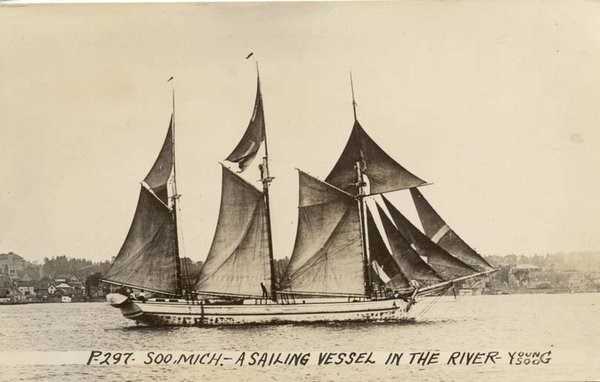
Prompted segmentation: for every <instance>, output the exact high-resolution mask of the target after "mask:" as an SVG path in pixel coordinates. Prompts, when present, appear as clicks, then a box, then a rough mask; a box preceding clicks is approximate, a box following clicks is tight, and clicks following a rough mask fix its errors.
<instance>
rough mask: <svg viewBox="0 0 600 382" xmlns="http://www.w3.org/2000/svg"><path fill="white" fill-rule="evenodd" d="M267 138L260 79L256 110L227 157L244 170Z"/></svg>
mask: <svg viewBox="0 0 600 382" xmlns="http://www.w3.org/2000/svg"><path fill="white" fill-rule="evenodd" d="M264 139H265V115H264V111H263V102H262V94H261V92H260V79H258V80H257V85H256V100H255V102H254V111H253V113H252V118H250V123H249V124H248V128H246V132H245V133H244V135H243V136H242V139H241V140H240V142H239V143H238V144H237V146H236V147H235V149H233V151H232V152H231V154H229V156H228V157H227V158H226V159H225V160H227V161H229V162H234V163H237V164H238V166H239V168H240V170H241V171H244V170H245V169H246V168H247V167H248V166H249V165H250V163H251V162H252V160H253V159H254V157H255V156H256V153H257V152H258V150H259V149H260V145H261V143H262V142H263V141H264Z"/></svg>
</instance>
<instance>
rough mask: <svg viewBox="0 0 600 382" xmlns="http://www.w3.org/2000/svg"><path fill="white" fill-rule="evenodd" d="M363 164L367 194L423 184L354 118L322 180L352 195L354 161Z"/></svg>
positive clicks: (354, 175)
mask: <svg viewBox="0 0 600 382" xmlns="http://www.w3.org/2000/svg"><path fill="white" fill-rule="evenodd" d="M358 161H360V162H362V163H363V165H364V170H363V173H364V174H365V175H367V177H368V179H369V185H370V193H371V194H379V193H384V192H390V191H396V190H402V189H406V188H410V187H418V186H420V185H423V184H425V183H426V182H425V181H424V180H423V179H420V178H419V177H417V176H415V175H413V174H412V173H411V172H410V171H408V170H406V169H405V168H404V167H402V166H401V165H400V164H398V163H397V162H396V161H395V160H394V159H392V158H391V157H390V156H389V155H388V154H387V153H386V152H385V151H383V150H382V149H381V147H379V146H378V145H377V143H375V141H373V140H372V139H371V137H369V136H368V135H367V133H366V132H365V131H364V130H363V128H362V126H361V125H360V123H358V121H355V122H354V127H353V128H352V133H351V134H350V138H349V139H348V142H347V143H346V147H345V148H344V151H343V152H342V155H341V156H340V158H339V159H338V161H337V163H336V164H335V166H334V167H333V170H331V173H329V175H328V176H327V179H326V180H325V181H326V182H327V183H329V184H332V185H334V186H336V187H338V188H341V189H342V190H345V191H346V192H348V193H350V194H352V195H356V194H357V187H356V169H355V166H356V162H358Z"/></svg>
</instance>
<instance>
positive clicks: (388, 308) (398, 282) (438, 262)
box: [103, 67, 494, 326]
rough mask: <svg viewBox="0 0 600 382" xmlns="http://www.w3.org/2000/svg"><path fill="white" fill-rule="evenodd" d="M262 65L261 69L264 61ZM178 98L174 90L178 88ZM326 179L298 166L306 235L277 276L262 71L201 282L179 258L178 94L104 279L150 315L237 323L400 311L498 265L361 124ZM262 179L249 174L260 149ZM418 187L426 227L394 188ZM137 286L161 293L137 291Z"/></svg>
mask: <svg viewBox="0 0 600 382" xmlns="http://www.w3.org/2000/svg"><path fill="white" fill-rule="evenodd" d="M257 69H258V67H257ZM173 100H174V96H173ZM352 104H353V110H354V125H353V127H352V131H351V134H350V137H349V139H348V142H347V144H346V147H345V148H344V149H343V151H342V154H341V156H340V158H339V160H338V161H337V163H336V164H335V165H334V167H333V170H332V171H331V172H330V173H329V175H328V176H327V177H326V178H325V180H324V181H323V180H319V179H318V178H316V177H314V176H311V175H309V174H308V173H306V172H304V171H302V170H298V176H299V191H300V192H299V205H298V211H299V212H298V225H297V233H296V241H295V244H294V249H293V252H292V254H291V257H290V260H289V263H288V266H287V269H286V270H285V272H284V273H283V274H282V275H277V272H276V268H275V261H274V256H273V244H272V233H271V213H270V212H271V205H270V200H269V188H270V184H271V182H272V181H273V179H274V178H273V177H271V176H270V173H269V162H268V159H269V154H268V145H267V134H266V128H265V116H264V110H263V99H262V92H261V83H260V76H259V75H258V70H257V87H256V98H255V103H254V110H253V113H252V117H251V119H250V123H249V125H248V127H247V128H246V131H245V134H244V135H243V137H242V139H241V140H240V142H239V143H238V145H237V146H236V147H235V148H234V150H233V151H232V152H231V154H230V155H229V156H227V158H226V159H225V160H226V161H227V162H229V163H230V164H231V165H232V166H237V167H238V170H237V171H234V170H232V169H230V168H228V166H226V165H225V164H222V186H221V187H222V188H221V205H220V212H219V218H218V221H217V226H216V231H215V235H214V239H213V242H212V245H211V247H210V250H209V252H208V255H207V258H206V261H205V262H204V264H203V266H202V268H201V271H200V274H199V275H198V277H197V281H196V282H195V283H191V282H190V280H191V277H190V275H189V270H188V269H187V267H186V266H185V264H187V263H185V262H184V263H183V264H184V265H183V266H182V265H181V261H180V258H179V235H178V219H177V212H178V208H179V205H178V200H179V197H180V195H179V194H178V193H177V187H176V171H175V102H174V101H173V113H172V115H171V119H170V123H169V128H168V130H167V136H166V138H165V141H164V143H163V146H162V149H161V150H160V153H159V155H158V158H157V159H156V162H155V163H154V165H153V166H152V168H151V170H150V172H149V173H148V175H147V176H146V177H145V178H144V180H143V181H142V183H141V189H140V195H139V200H138V205H137V209H136V211H135V216H134V218H133V222H132V224H131V228H130V230H129V233H128V235H127V237H126V239H125V242H124V244H123V246H122V247H121V250H120V251H119V253H118V255H117V256H116V258H115V260H114V262H113V264H112V266H111V268H110V270H109V271H108V273H107V274H106V275H105V277H104V280H103V281H104V282H106V283H110V284H114V285H120V286H121V289H120V292H119V293H111V294H109V295H107V301H108V302H109V303H110V304H111V305H112V306H114V307H116V308H119V309H120V310H121V312H122V314H123V316H125V317H126V318H129V319H132V320H135V321H137V322H139V323H145V324H149V325H195V326H202V325H227V324H255V323H289V322H319V321H363V320H366V321H370V320H378V321H379V320H393V319H403V318H407V317H410V315H411V311H412V307H413V305H414V304H415V302H416V301H417V300H418V299H419V298H421V297H423V296H428V295H436V294H437V295H439V294H443V293H444V292H446V290H447V289H448V288H451V287H452V286H453V285H454V284H455V283H457V282H460V281H463V280H467V279H477V278H481V277H483V276H484V275H486V274H488V273H490V272H493V271H494V269H493V268H492V267H491V266H490V264H489V263H487V262H486V261H485V259H484V258H483V257H482V256H481V255H480V254H478V253H477V252H476V251H475V250H473V249H472V248H471V247H470V246H469V245H468V244H466V243H465V242H464V241H463V240H462V239H461V238H460V237H459V236H458V235H457V234H456V233H455V232H454V231H453V230H452V229H450V228H449V226H448V225H447V224H446V223H445V221H444V220H442V218H441V217H440V216H439V215H438V214H437V213H436V211H435V210H434V209H433V208H432V207H431V205H430V204H429V203H428V202H427V200H426V199H425V198H424V196H423V194H422V193H421V192H420V191H419V190H418V189H417V188H418V187H420V186H423V185H425V184H427V183H426V182H425V181H424V180H422V179H421V178H419V177H417V176H416V175H414V174H412V173H411V172H410V171H408V170H407V169H405V168H404V167H402V166H401V165H400V164H398V163H397V162H396V161H395V160H394V159H393V158H392V157H390V156H389V155H388V154H387V153H386V152H385V151H384V150H383V149H381V148H380V147H379V146H378V145H377V143H376V142H375V141H373V140H372V139H371V138H370V137H369V136H368V135H367V133H366V131H365V130H364V129H363V127H362V126H361V124H360V123H359V122H358V119H357V117H356V102H355V101H354V90H353V89H352ZM261 148H262V150H263V152H264V155H263V157H262V161H261V163H260V164H259V165H258V169H259V171H260V182H261V184H262V187H261V188H260V189H259V188H257V187H255V186H254V185H253V184H252V183H250V182H248V181H246V180H244V178H242V177H241V173H243V172H244V171H245V170H246V169H248V168H249V167H250V166H251V164H252V162H253V160H254V159H255V157H256V156H257V154H258V153H259V151H260V150H261ZM401 190H410V193H411V195H412V197H413V199H414V203H415V206H416V208H417V212H418V215H419V218H420V220H421V223H422V225H423V231H421V230H420V229H419V228H417V227H416V226H415V225H413V224H412V223H411V222H410V221H409V220H408V219H407V218H406V217H404V215H403V214H402V213H401V212H400V211H399V210H398V209H397V208H396V207H395V206H394V205H393V204H392V203H391V202H390V200H389V199H388V198H386V196H385V195H386V194H387V193H390V192H395V191H401ZM124 288H134V289H138V290H142V291H148V292H151V293H154V294H155V296H154V297H153V298H148V299H146V298H143V297H142V298H135V296H134V295H129V294H128V293H126V292H125V291H124Z"/></svg>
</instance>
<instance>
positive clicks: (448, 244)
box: [410, 188, 494, 272]
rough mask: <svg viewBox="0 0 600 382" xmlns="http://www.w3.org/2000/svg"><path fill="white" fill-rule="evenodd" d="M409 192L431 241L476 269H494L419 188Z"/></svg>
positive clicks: (482, 270)
mask: <svg viewBox="0 0 600 382" xmlns="http://www.w3.org/2000/svg"><path fill="white" fill-rule="evenodd" d="M410 193H411V195H412V198H413V201H414V203H415V206H416V208H417V213H418V214H419V219H420V220H421V224H422V225H423V230H424V231H425V234H426V235H427V236H428V237H429V238H430V239H431V241H432V242H434V243H435V244H437V245H439V246H440V247H442V248H443V249H445V250H446V251H448V252H449V253H450V254H452V255H453V256H456V257H457V258H459V259H460V260H462V261H463V262H464V263H466V264H468V265H470V266H471V267H472V268H474V269H476V270H478V271H481V272H486V271H491V270H493V269H494V268H493V267H492V266H491V265H490V264H489V263H488V262H487V261H485V259H484V258H483V257H482V256H481V255H480V254H478V253H477V252H475V250H474V249H473V248H471V247H470V246H469V245H468V244H467V243H465V242H464V241H463V240H462V239H461V238H460V237H459V236H458V235H457V234H456V233H455V232H454V231H453V230H452V229H451V228H450V227H449V226H448V225H447V224H446V222H445V221H444V220H443V219H442V218H441V216H440V215H438V213H437V212H436V211H435V210H434V209H433V207H431V205H430V204H429V202H428V201H427V200H425V197H424V196H423V194H421V192H420V191H419V190H417V189H416V188H411V189H410Z"/></svg>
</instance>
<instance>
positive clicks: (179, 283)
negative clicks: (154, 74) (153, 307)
mask: <svg viewBox="0 0 600 382" xmlns="http://www.w3.org/2000/svg"><path fill="white" fill-rule="evenodd" d="M168 82H171V99H172V104H173V114H172V117H171V144H172V148H171V152H172V154H171V155H172V160H173V196H172V197H171V198H172V203H173V205H172V208H173V224H174V225H175V239H174V240H175V242H174V244H175V261H176V262H177V263H176V264H175V269H176V272H177V276H176V277H177V291H176V293H177V295H179V296H180V295H182V292H183V288H184V285H183V278H182V277H181V258H180V257H179V228H178V224H177V223H178V222H177V208H178V205H179V203H178V201H179V197H180V195H179V194H178V193H177V181H176V179H177V171H176V168H177V166H176V165H175V85H174V81H173V77H171V78H170V79H169V80H168ZM188 292H189V288H186V293H188Z"/></svg>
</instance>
